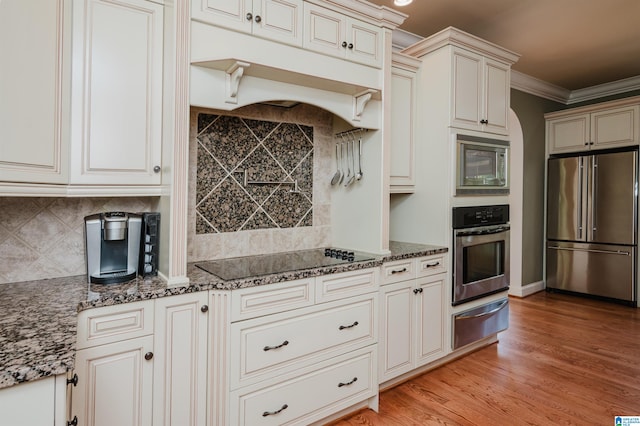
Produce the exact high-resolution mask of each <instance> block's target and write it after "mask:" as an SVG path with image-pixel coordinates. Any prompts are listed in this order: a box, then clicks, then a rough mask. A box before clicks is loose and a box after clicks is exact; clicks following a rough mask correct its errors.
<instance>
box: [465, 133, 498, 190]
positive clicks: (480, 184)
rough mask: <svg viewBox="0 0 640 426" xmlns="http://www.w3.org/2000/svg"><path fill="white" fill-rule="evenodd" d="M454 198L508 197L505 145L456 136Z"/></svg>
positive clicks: (493, 140) (472, 137)
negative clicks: (500, 195)
mask: <svg viewBox="0 0 640 426" xmlns="http://www.w3.org/2000/svg"><path fill="white" fill-rule="evenodd" d="M456 143H457V147H456V148H457V149H456V160H457V161H456V162H457V165H456V195H498V194H508V193H509V170H508V169H509V167H508V164H509V141H503V140H499V139H489V138H481V137H476V136H469V135H458V136H457V142H456Z"/></svg>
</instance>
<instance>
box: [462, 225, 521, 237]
mask: <svg viewBox="0 0 640 426" xmlns="http://www.w3.org/2000/svg"><path fill="white" fill-rule="evenodd" d="M508 230H509V227H508V226H501V227H500V228H495V229H485V230H483V231H457V232H456V237H470V236H475V235H491V234H499V233H501V232H505V231H508Z"/></svg>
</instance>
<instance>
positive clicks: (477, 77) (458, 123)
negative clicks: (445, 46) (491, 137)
mask: <svg viewBox="0 0 640 426" xmlns="http://www.w3.org/2000/svg"><path fill="white" fill-rule="evenodd" d="M452 60H453V64H452V65H453V75H452V78H453V81H452V85H453V87H452V90H453V93H452V99H453V102H452V104H451V125H452V126H453V127H458V128H462V129H471V130H481V125H480V120H481V119H482V117H481V113H482V66H483V62H482V60H483V58H482V56H480V55H477V54H475V53H472V52H469V51H466V50H463V49H454V51H453V59H452Z"/></svg>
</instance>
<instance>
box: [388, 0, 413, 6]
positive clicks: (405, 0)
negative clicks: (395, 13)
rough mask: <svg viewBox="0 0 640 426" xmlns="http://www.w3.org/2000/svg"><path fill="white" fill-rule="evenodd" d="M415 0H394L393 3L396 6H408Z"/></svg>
mask: <svg viewBox="0 0 640 426" xmlns="http://www.w3.org/2000/svg"><path fill="white" fill-rule="evenodd" d="M412 1H413V0H393V4H395V5H396V6H406V5H408V4H410V3H411V2H412Z"/></svg>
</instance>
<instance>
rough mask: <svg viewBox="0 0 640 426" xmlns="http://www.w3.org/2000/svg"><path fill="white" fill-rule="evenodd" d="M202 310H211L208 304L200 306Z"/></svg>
mask: <svg viewBox="0 0 640 426" xmlns="http://www.w3.org/2000/svg"><path fill="white" fill-rule="evenodd" d="M200 311H201V312H204V313H206V312H209V306H207V305H202V307H201V308H200Z"/></svg>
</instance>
